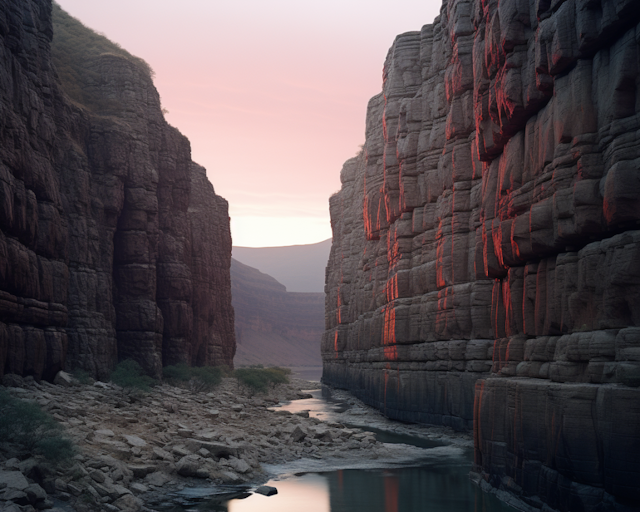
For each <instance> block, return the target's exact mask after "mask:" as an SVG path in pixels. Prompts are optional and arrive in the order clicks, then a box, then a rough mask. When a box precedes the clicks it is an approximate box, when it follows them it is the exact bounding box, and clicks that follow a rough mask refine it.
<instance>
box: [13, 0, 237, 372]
mask: <svg viewBox="0 0 640 512" xmlns="http://www.w3.org/2000/svg"><path fill="white" fill-rule="evenodd" d="M54 26H55V30H54ZM0 208H2V212H1V213H0V375H2V374H3V373H13V374H18V375H23V376H33V377H35V378H36V379H38V380H39V379H40V378H44V379H49V380H51V379H53V377H54V376H55V374H56V372H58V371H59V370H61V369H66V370H73V369H82V370H84V371H87V372H89V373H90V374H92V375H93V376H94V377H96V378H107V377H108V375H109V374H110V372H111V370H112V369H113V367H114V366H115V364H116V363H117V362H118V361H120V360H123V359H127V358H133V359H135V360H136V361H138V362H139V363H140V364H141V365H142V366H143V368H144V369H145V370H146V371H147V372H148V373H149V374H150V375H153V376H156V377H158V376H159V375H160V373H161V369H162V366H163V365H168V364H175V363H177V362H186V363H188V364H193V365H221V364H222V365H228V366H232V365H233V355H234V352H235V334H234V317H233V308H232V306H231V284H230V276H229V267H230V260H231V235H230V231H229V215H228V205H227V202H226V201H225V200H224V199H222V198H221V197H219V196H217V195H216V194H215V192H214V190H213V187H212V185H211V183H209V181H208V180H207V177H206V174H205V170H204V169H203V168H202V167H200V166H198V165H197V164H195V163H193V162H192V161H191V150H190V145H189V141H188V140H187V139H186V137H184V136H183V135H181V134H180V132H179V131H178V130H177V129H175V128H173V127H171V126H170V125H169V124H167V122H166V121H165V119H164V116H163V113H162V107H161V104H160V97H159V95H158V92H157V91H156V89H155V87H154V85H153V81H152V72H151V71H150V69H149V68H148V66H146V64H145V63H144V62H143V61H140V59H136V58H135V57H132V56H131V55H129V54H128V53H127V52H126V51H124V50H122V49H121V48H120V47H118V46H117V45H115V44H113V43H111V42H110V41H108V40H106V38H104V37H102V36H99V35H98V34H95V33H93V32H92V31H90V30H89V29H87V28H86V27H84V26H82V25H81V24H80V22H78V21H77V20H75V19H73V18H71V17H69V16H68V15H67V14H66V13H64V11H62V10H61V9H60V7H59V6H57V5H55V4H54V5H53V12H52V5H51V2H50V1H48V0H5V2H4V4H3V6H2V9H0Z"/></svg>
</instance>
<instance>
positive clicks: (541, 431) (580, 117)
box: [322, 0, 640, 510]
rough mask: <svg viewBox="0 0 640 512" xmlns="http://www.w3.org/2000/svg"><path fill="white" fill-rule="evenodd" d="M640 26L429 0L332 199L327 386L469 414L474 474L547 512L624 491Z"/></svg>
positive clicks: (638, 436) (450, 419) (633, 7)
mask: <svg viewBox="0 0 640 512" xmlns="http://www.w3.org/2000/svg"><path fill="white" fill-rule="evenodd" d="M639 20H640V6H639V5H638V3H637V2H635V1H632V0H620V1H617V2H609V1H605V0H602V1H599V0H596V1H583V0H564V1H563V0H558V1H555V0H554V1H527V0H522V1H520V0H513V1H508V2H507V1H501V2H498V1H492V0H449V1H445V3H444V5H443V8H442V11H441V15H440V16H439V17H438V18H436V20H435V22H434V24H433V25H427V26H425V27H423V28H422V30H421V31H420V32H412V33H406V34H403V35H400V36H398V37H397V38H396V41H395V42H394V44H393V46H392V48H391V50H390V51H389V54H388V57H387V60H386V62H385V66H384V83H383V92H382V94H381V95H379V96H376V97H374V98H373V99H372V100H371V102H370V104H369V109H368V116H367V128H366V143H365V146H364V151H363V154H362V155H360V156H359V157H357V158H355V159H352V160H350V161H349V162H347V163H346V164H345V166H344V168H343V170H342V175H341V178H342V189H341V191H340V192H338V193H337V194H336V195H334V196H333V197H332V198H331V200H330V209H331V219H332V226H333V240H334V244H333V247H332V252H331V256H330V259H329V264H328V268H327V300H326V310H325V311H326V331H325V334H324V337H323V343H322V355H323V361H324V377H323V379H324V381H325V382H328V383H331V384H334V385H338V386H343V387H347V388H350V389H352V390H353V391H354V392H355V393H356V394H358V395H359V396H361V397H362V398H363V399H364V400H366V401H367V402H369V403H371V404H373V405H375V406H377V407H379V408H381V409H382V410H383V411H385V412H386V414H388V415H389V416H391V417H394V418H399V419H404V420H410V421H422V422H436V423H444V424H447V425H452V426H454V427H456V428H460V429H464V428H471V427H472V426H473V427H474V434H475V444H476V463H477V465H478V468H479V470H480V471H481V472H484V477H485V478H486V479H487V480H489V481H490V482H491V483H492V484H493V485H494V486H503V487H505V488H508V489H510V490H512V491H514V492H519V493H521V494H522V496H525V497H526V496H533V495H538V496H540V497H541V498H542V500H543V501H544V502H545V503H547V504H548V505H549V506H551V507H553V508H558V509H562V510H569V509H570V510H578V509H580V510H595V508H593V507H595V506H596V504H599V505H598V506H600V505H602V504H603V503H604V504H607V506H610V507H613V508H610V509H611V510H615V509H616V508H615V507H617V506H618V505H619V502H620V503H622V502H625V500H628V501H627V502H633V503H636V504H638V502H639V501H640V490H639V489H640V488H639V487H638V486H637V475H638V474H639V473H640V462H639V461H638V460H637V457H635V459H636V460H631V458H630V457H628V456H627V454H628V453H629V450H632V451H634V452H635V453H638V452H639V451H640V428H639V426H640V407H639V406H638V404H639V403H640V389H638V385H639V384H640V356H639V354H640V231H637V229H638V225H639V223H640V206H639V205H640V172H639V171H638V166H639V163H640V143H639V142H638V133H640V132H639V129H640V94H639V92H640V91H638V87H639V86H640V78H639V77H640V73H639V66H640V53H639V51H640V50H639V48H640V45H639V42H640V39H639V36H638V34H640V25H639ZM634 479H635V480H634ZM634 482H635V483H634ZM587 495H588V496H590V497H589V498H588V499H587V498H585V496H587ZM611 496H615V499H614V498H612V497H611ZM589 500H591V501H589ZM616 500H619V502H618V501H616ZM534 501H535V500H534ZM535 503H539V505H541V502H535ZM535 503H534V502H532V504H535ZM578 504H579V505H578ZM602 506H604V505H602ZM607 510H609V509H607Z"/></svg>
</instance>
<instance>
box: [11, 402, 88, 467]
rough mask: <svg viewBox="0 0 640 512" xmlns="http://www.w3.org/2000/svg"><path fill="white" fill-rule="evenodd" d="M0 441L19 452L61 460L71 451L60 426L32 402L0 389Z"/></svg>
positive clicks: (64, 459)
mask: <svg viewBox="0 0 640 512" xmlns="http://www.w3.org/2000/svg"><path fill="white" fill-rule="evenodd" d="M0 440H1V441H2V443H7V444H9V445H10V446H12V449H10V450H9V453H11V454H12V455H13V453H15V451H14V450H16V449H17V450H18V451H20V452H22V453H21V455H24V456H31V455H33V454H36V455H41V456H43V457H44V458H45V459H47V460H48V461H49V462H53V463H61V462H65V461H67V460H69V459H70V458H71V457H73V455H74V454H75V451H76V449H75V446H74V445H73V443H72V442H71V440H70V439H68V438H67V437H65V435H64V431H63V428H62V426H61V425H60V424H59V423H57V422H56V421H55V420H54V419H53V418H52V417H51V416H50V415H49V414H47V413H46V412H45V411H43V410H42V409H41V408H40V406H38V405H37V404H35V403H32V402H27V401H24V400H19V399H17V398H14V397H12V396H11V395H10V394H9V393H7V392H6V391H4V390H0Z"/></svg>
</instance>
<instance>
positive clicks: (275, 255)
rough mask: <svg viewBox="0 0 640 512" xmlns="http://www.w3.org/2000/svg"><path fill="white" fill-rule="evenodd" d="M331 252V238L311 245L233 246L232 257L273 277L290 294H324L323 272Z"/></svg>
mask: <svg viewBox="0 0 640 512" xmlns="http://www.w3.org/2000/svg"><path fill="white" fill-rule="evenodd" d="M330 251H331V239H328V240H325V241H324V242H319V243H317V244H309V245H289V246H285V247H258V248H255V247H233V252H232V256H233V258H235V259H236V260H237V261H239V262H241V263H244V264H245V265H249V266H250V267H254V268H257V269H258V270H260V271H261V272H264V273H265V274H268V275H270V276H272V277H274V278H275V279H277V280H278V281H279V282H280V283H282V284H283V285H285V286H286V287H287V290H288V291H290V292H322V293H324V270H325V267H326V266H327V261H328V260H329V252H330Z"/></svg>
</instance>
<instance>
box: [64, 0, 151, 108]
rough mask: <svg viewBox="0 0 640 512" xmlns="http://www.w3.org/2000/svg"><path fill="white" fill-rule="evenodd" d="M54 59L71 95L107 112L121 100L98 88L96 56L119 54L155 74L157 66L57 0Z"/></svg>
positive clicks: (65, 87) (83, 103)
mask: <svg viewBox="0 0 640 512" xmlns="http://www.w3.org/2000/svg"><path fill="white" fill-rule="evenodd" d="M51 53H52V58H53V63H54V65H55V67H56V71H57V72H58V76H59V77H60V81H61V82H62V87H63V88H64V90H65V92H66V93H67V95H69V97H70V98H71V99H72V100H74V101H76V102H78V103H80V104H82V105H84V106H85V107H87V108H89V109H90V110H93V111H94V112H97V113H104V112H108V111H110V110H113V109H114V108H117V106H118V104H117V102H115V101H114V100H109V99H107V98H104V97H102V95H101V94H100V92H99V90H98V87H97V86H98V85H99V83H100V73H99V72H98V71H97V69H96V66H95V63H96V59H97V58H98V57H100V56H101V55H104V54H111V55H118V56H119V57H123V58H125V59H127V60H128V61H130V62H132V63H133V64H135V65H136V66H137V67H138V68H139V69H141V70H142V71H143V72H144V73H146V74H147V75H148V76H149V77H150V78H153V70H152V69H151V67H150V66H149V64H147V63H146V62H145V61H144V60H142V59H140V58H138V57H134V56H133V55H131V54H130V53H129V52H127V51H126V50H125V49H123V48H122V47H121V46H120V45H118V44H117V43H114V42H112V41H110V40H109V39H107V38H106V37H105V36H104V35H102V34H98V33H96V32H94V31H93V30H91V29H90V28H88V27H86V26H84V25H83V24H82V22H80V21H79V20H77V19H76V18H74V17H72V16H70V15H69V14H67V13H66V12H65V11H63V10H62V8H61V7H60V6H59V5H58V4H57V3H55V2H54V3H53V43H52V45H51Z"/></svg>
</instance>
